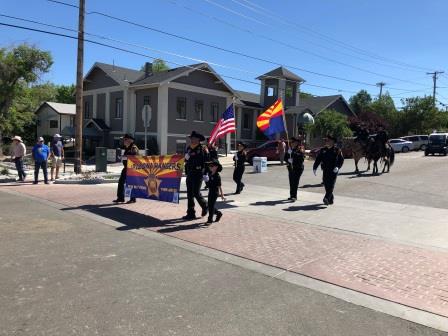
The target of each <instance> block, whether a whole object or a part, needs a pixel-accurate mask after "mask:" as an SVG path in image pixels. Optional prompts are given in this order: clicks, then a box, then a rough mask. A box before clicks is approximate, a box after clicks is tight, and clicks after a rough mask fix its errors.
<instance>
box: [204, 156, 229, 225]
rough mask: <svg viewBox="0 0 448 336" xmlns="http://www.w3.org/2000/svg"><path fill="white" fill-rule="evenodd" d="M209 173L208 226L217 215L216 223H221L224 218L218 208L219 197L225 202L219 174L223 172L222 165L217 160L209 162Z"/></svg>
mask: <svg viewBox="0 0 448 336" xmlns="http://www.w3.org/2000/svg"><path fill="white" fill-rule="evenodd" d="M207 164H208V167H209V172H208V177H209V180H208V185H209V191H208V200H207V201H208V220H207V223H206V225H210V224H211V223H213V216H214V215H216V219H215V222H219V220H220V219H221V217H222V212H221V211H219V210H218V209H217V208H216V200H217V199H218V196H221V199H222V200H225V198H224V194H223V192H222V186H221V176H220V175H219V173H220V172H221V171H222V165H221V164H220V163H219V161H218V160H217V159H213V160H212V161H210V162H208V163H207Z"/></svg>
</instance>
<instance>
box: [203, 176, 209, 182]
mask: <svg viewBox="0 0 448 336" xmlns="http://www.w3.org/2000/svg"><path fill="white" fill-rule="evenodd" d="M202 180H203V181H204V182H208V181H209V180H210V178H209V177H208V175H203V176H202Z"/></svg>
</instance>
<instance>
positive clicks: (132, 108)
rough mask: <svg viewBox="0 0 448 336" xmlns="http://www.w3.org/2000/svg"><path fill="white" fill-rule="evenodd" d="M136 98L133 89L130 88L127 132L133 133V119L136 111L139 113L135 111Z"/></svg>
mask: <svg viewBox="0 0 448 336" xmlns="http://www.w3.org/2000/svg"><path fill="white" fill-rule="evenodd" d="M136 102H137V98H136V95H135V91H133V90H130V91H129V118H128V119H129V125H128V128H129V133H131V134H135V120H136V117H137V113H139V111H137V103H136Z"/></svg>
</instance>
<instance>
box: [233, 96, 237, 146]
mask: <svg viewBox="0 0 448 336" xmlns="http://www.w3.org/2000/svg"><path fill="white" fill-rule="evenodd" d="M232 105H233V117H234V118H235V150H238V145H237V140H236V136H237V134H238V125H237V124H236V120H237V119H236V108H235V96H233V97H232Z"/></svg>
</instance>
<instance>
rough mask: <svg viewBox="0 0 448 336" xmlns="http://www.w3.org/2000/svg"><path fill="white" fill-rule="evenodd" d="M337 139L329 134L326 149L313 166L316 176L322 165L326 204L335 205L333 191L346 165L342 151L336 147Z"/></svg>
mask: <svg viewBox="0 0 448 336" xmlns="http://www.w3.org/2000/svg"><path fill="white" fill-rule="evenodd" d="M336 142H337V139H336V138H335V137H334V136H332V135H330V134H328V135H327V137H326V138H325V147H323V148H322V149H321V150H320V151H319V154H318V155H317V157H316V161H315V162H314V165H313V172H314V175H316V171H317V168H318V167H319V165H322V171H323V182H324V187H325V197H324V200H323V202H324V204H325V205H328V204H333V202H334V196H333V190H334V185H335V183H336V178H337V176H338V173H339V170H340V169H341V167H342V165H343V164H344V157H343V156H342V151H341V150H340V149H339V148H337V147H336V146H335V144H336Z"/></svg>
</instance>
